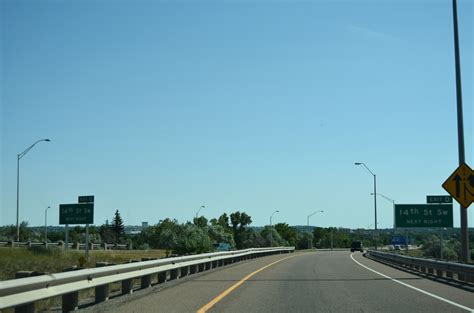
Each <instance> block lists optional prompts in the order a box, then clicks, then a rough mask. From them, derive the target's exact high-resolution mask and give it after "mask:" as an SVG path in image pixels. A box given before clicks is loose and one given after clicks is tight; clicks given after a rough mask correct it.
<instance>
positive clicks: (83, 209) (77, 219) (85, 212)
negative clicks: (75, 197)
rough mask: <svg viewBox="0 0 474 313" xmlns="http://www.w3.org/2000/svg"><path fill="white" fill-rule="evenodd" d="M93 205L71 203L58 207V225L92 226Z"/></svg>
mask: <svg viewBox="0 0 474 313" xmlns="http://www.w3.org/2000/svg"><path fill="white" fill-rule="evenodd" d="M93 223H94V204H93V203H73V204H60V205H59V224H61V225H65V224H93Z"/></svg>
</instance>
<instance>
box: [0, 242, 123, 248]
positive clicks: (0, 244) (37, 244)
mask: <svg viewBox="0 0 474 313" xmlns="http://www.w3.org/2000/svg"><path fill="white" fill-rule="evenodd" d="M0 247H10V248H14V247H28V248H31V247H44V248H49V247H59V248H62V249H64V248H65V247H66V244H65V243H64V242H33V241H0ZM68 247H69V249H73V250H84V249H85V247H86V244H85V243H80V242H74V243H71V242H70V243H69V246H68ZM131 248H132V246H131V245H130V244H118V243H89V249H90V250H111V249H113V250H120V249H127V250H130V249H131Z"/></svg>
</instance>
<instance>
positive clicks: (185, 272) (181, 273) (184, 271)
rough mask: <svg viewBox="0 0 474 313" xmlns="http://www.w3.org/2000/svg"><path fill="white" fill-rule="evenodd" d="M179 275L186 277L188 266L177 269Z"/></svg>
mask: <svg viewBox="0 0 474 313" xmlns="http://www.w3.org/2000/svg"><path fill="white" fill-rule="evenodd" d="M179 271H180V275H179V278H182V277H186V276H188V273H189V266H183V267H181V268H180V269H179Z"/></svg>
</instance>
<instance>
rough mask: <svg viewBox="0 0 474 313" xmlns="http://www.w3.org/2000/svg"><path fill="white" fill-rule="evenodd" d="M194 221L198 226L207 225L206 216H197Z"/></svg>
mask: <svg viewBox="0 0 474 313" xmlns="http://www.w3.org/2000/svg"><path fill="white" fill-rule="evenodd" d="M193 223H194V225H196V226H197V227H201V228H204V227H206V226H207V218H205V217H204V216H200V217H195V218H194V220H193Z"/></svg>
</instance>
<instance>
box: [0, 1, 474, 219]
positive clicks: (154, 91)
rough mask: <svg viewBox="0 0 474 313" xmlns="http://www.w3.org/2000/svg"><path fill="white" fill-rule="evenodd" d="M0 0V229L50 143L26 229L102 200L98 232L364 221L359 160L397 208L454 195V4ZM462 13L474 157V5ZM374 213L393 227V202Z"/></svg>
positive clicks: (23, 209) (367, 205) (34, 184)
mask: <svg viewBox="0 0 474 313" xmlns="http://www.w3.org/2000/svg"><path fill="white" fill-rule="evenodd" d="M0 3H1V5H0V9H1V15H0V20H1V24H0V25H1V26H0V27H1V30H0V34H1V45H2V46H1V83H0V87H1V98H0V100H1V107H0V110H1V111H0V114H1V119H0V127H1V128H0V130H1V136H0V139H1V152H0V157H1V160H0V161H1V162H0V164H1V179H0V183H1V186H0V187H1V200H0V206H1V215H0V225H4V224H14V223H15V222H16V155H17V154H18V153H20V152H22V151H23V150H24V149H25V148H26V147H28V146H29V145H30V144H32V143H33V142H34V141H36V140H37V139H41V138H51V142H49V143H46V142H41V143H40V144H38V145H37V146H35V147H34V148H33V149H32V150H31V151H30V152H29V153H28V154H27V155H26V156H25V157H24V158H23V159H21V163H20V164H21V172H20V177H21V187H20V220H26V221H28V222H29V224H30V225H42V224H43V223H44V209H45V208H46V207H47V206H51V209H50V211H49V214H48V221H49V223H48V224H50V225H57V224H58V223H59V204H60V203H75V202H77V196H79V195H90V194H92V195H95V197H96V203H95V223H96V224H99V225H100V224H102V223H104V222H105V220H106V219H111V218H112V216H113V213H114V212H115V210H116V209H118V210H119V211H120V212H121V213H122V217H123V218H124V222H125V223H126V224H130V225H134V224H140V223H141V222H142V221H148V222H149V223H150V224H155V223H157V222H158V221H159V220H160V219H164V218H166V217H172V218H176V219H178V220H179V221H180V222H185V221H186V220H191V219H192V217H193V216H194V214H195V212H196V210H197V209H198V208H199V207H200V206H201V205H205V206H206V208H205V209H203V210H202V211H201V213H202V214H203V215H205V216H206V217H208V218H212V217H217V216H219V215H220V214H221V213H223V212H227V213H230V212H233V211H236V210H241V211H245V212H247V213H248V214H250V215H251V216H252V219H253V224H252V225H256V226H259V225H265V224H268V223H269V216H270V215H271V213H272V212H273V211H274V210H279V211H280V213H278V214H276V215H275V216H274V217H273V221H274V223H278V222H287V223H289V224H290V225H295V224H299V225H304V224H306V216H307V215H308V214H310V213H312V212H313V211H315V210H324V213H323V214H317V215H315V216H313V217H312V218H311V224H313V225H318V226H342V227H351V228H356V227H368V226H369V225H370V224H373V223H374V217H373V214H374V208H373V198H372V196H371V195H370V193H371V192H372V191H373V178H372V176H371V175H370V174H369V173H368V172H367V171H366V170H365V169H364V168H363V167H358V166H355V165H354V162H364V163H366V164H367V166H368V167H369V168H370V169H371V170H372V171H373V172H375V173H376V174H377V191H378V192H380V193H382V194H384V195H386V196H388V197H390V198H392V199H395V201H396V202H397V203H425V201H426V195H428V194H434V195H436V194H446V192H445V191H444V190H443V189H442V187H441V184H442V183H443V182H444V180H445V179H446V178H447V177H448V176H449V175H450V174H451V172H452V171H453V170H454V169H455V168H456V167H457V165H458V151H457V129H456V110H455V108H456V93H455V74H454V52H453V51H454V48H453V24H452V8H451V1H450V0H430V1H428V0H426V1H411V0H410V1H406V0H400V1H395V0H393V1H378V0H377V1H355V0H354V1H262V0H260V1H250V0H248V1H143V0H142V1H105V0H97V1H21V0H0ZM458 6H459V8H458V9H459V28H460V42H461V59H462V82H463V100H464V122H465V138H466V161H467V163H468V164H470V165H471V167H474V162H473V140H472V137H473V136H472V135H473V120H474V115H473V93H472V89H473V88H472V87H473V85H474V80H473V73H474V62H473V61H474V57H473V56H474V51H473V38H474V35H473V28H474V27H473V19H474V6H473V2H472V1H470V0H459V4H458ZM469 210H470V211H469V212H470V216H469V223H470V226H471V227H472V226H473V223H474V219H473V215H474V214H473V213H472V210H474V207H472V206H471V208H470V209H469ZM378 213H379V218H378V219H379V222H380V224H379V227H380V228H388V227H391V226H392V223H393V220H392V218H393V217H392V216H393V215H392V214H393V211H392V204H391V203H390V202H389V201H387V200H384V199H383V198H379V199H378ZM454 221H455V222H454V223H455V226H458V225H459V206H458V205H455V215H454Z"/></svg>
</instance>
